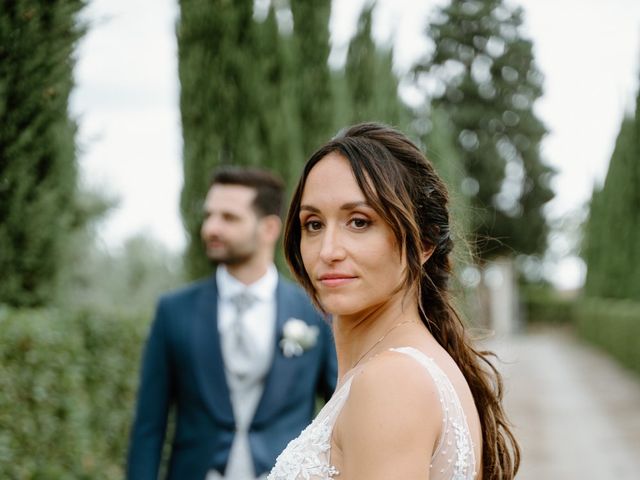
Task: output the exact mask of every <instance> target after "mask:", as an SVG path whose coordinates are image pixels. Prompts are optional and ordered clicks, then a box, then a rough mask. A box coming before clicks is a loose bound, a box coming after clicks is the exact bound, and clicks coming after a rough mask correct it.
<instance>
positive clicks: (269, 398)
mask: <svg viewBox="0 0 640 480" xmlns="http://www.w3.org/2000/svg"><path fill="white" fill-rule="evenodd" d="M217 296H218V295H217V288H216V283H215V276H212V277H210V278H208V279H206V280H203V281H200V282H197V283H194V284H192V285H190V286H187V287H186V288H184V289H182V290H179V291H177V292H174V293H170V294H168V295H165V296H163V297H162V298H161V299H160V301H159V302H158V307H157V310H156V316H155V319H154V322H153V324H152V327H151V332H150V335H149V339H148V341H147V345H146V348H145V352H144V356H143V361H142V372H141V380H140V387H139V390H138V403H137V408H136V412H135V420H134V423H133V428H132V431H131V442H130V448H129V455H128V464H127V478H128V479H130V480H152V479H153V480H156V479H157V478H158V468H159V463H160V457H161V450H162V445H163V442H164V438H165V431H166V426H167V417H168V413H169V410H170V409H171V408H172V407H174V406H175V409H176V410H175V413H176V428H175V435H174V438H173V440H172V451H171V458H170V461H169V467H168V475H167V478H169V479H175V480H203V479H204V478H205V476H206V473H207V471H209V470H211V469H215V470H217V471H219V472H221V473H224V471H225V468H226V465H227V460H228V458H229V451H230V448H231V443H232V441H233V436H234V431H235V422H234V418H233V409H232V406H231V400H230V397H229V388H228V386H227V382H226V378H225V371H224V365H223V359H222V353H221V348H220V339H219V333H218V324H217ZM276 302H277V315H276V335H275V338H274V355H273V363H272V365H271V368H270V370H269V372H268V374H267V377H266V379H265V385H264V393H263V395H262V398H261V400H260V402H259V404H258V407H257V410H256V413H255V416H254V418H253V421H252V423H251V426H250V430H249V443H250V446H251V454H252V457H253V463H254V467H255V471H256V475H261V474H263V473H265V472H267V471H269V470H270V469H271V468H272V466H273V464H274V463H275V459H276V457H277V455H278V454H279V453H280V452H281V451H282V450H283V449H284V447H285V446H286V444H287V443H288V442H289V440H291V439H292V438H294V437H296V436H297V435H298V434H299V433H300V432H301V431H302V429H303V428H304V427H305V426H306V425H307V424H308V423H309V422H310V420H311V419H312V416H313V412H314V408H315V399H316V395H317V394H319V395H321V396H322V397H324V398H325V399H328V398H329V396H330V395H331V393H332V392H333V389H334V388H335V382H336V373H337V364H336V357H335V349H334V345H333V339H332V337H331V332H330V329H329V327H328V325H327V324H326V323H325V322H324V320H323V319H322V318H321V317H320V315H319V314H318V313H317V311H316V310H315V309H314V307H313V306H312V305H311V303H310V302H309V300H308V298H307V297H306V295H305V294H304V293H303V291H302V290H301V289H300V288H298V287H297V286H295V285H293V284H292V283H290V282H288V281H286V280H284V279H282V278H281V277H280V278H279V280H278V286H277V289H276ZM290 318H299V319H302V320H304V321H305V322H307V323H308V324H310V325H317V326H318V328H319V329H320V334H319V335H318V341H317V343H316V344H315V346H313V347H312V348H310V349H308V350H307V351H305V352H304V353H303V354H302V355H300V356H294V357H290V358H287V357H285V356H284V355H283V353H282V350H281V348H280V347H279V345H278V344H279V342H280V340H281V339H282V327H283V324H284V323H285V322H286V321H287V320H288V319H290Z"/></svg>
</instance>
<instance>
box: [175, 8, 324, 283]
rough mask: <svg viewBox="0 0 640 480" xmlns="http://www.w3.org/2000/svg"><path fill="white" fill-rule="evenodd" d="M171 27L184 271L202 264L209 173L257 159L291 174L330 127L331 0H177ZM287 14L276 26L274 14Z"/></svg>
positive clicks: (289, 178)
mask: <svg viewBox="0 0 640 480" xmlns="http://www.w3.org/2000/svg"><path fill="white" fill-rule="evenodd" d="M180 12H181V15H180V20H179V24H178V28H177V37H178V54H179V62H178V65H179V77H180V85H181V92H180V108H181V114H182V129H183V139H184V150H183V165H184V187H183V191H182V197H181V210H182V217H183V222H184V225H185V228H186V230H187V233H188V239H189V240H188V247H187V252H186V256H185V258H186V262H185V267H186V271H187V274H188V276H189V277H192V278H194V277H198V276H202V275H205V274H207V273H208V272H209V266H208V261H207V260H206V258H205V256H204V252H203V248H202V245H201V242H200V235H199V229H200V225H201V221H202V213H201V210H202V202H203V200H204V197H205V195H206V191H207V189H208V186H209V177H210V174H211V171H212V170H213V169H214V168H215V167H216V166H219V165H222V164H235V165H256V166H261V167H264V168H270V169H272V170H275V171H276V172H278V173H280V175H281V176H282V177H284V179H285V181H286V182H287V184H288V185H291V184H292V183H293V180H294V179H296V178H297V176H298V173H299V170H300V167H301V165H302V164H303V163H304V158H305V157H304V156H305V153H306V152H307V150H309V149H314V148H315V147H316V146H317V145H318V144H319V143H320V142H321V141H324V140H326V139H327V138H328V137H329V135H330V133H331V132H332V130H333V127H334V125H333V117H332V115H333V112H332V106H331V103H332V98H333V97H332V90H331V82H330V81H329V80H330V77H329V67H328V64H327V59H328V55H329V12H330V1H327V0H323V1H322V2H314V3H313V4H311V3H308V2H291V5H289V4H287V3H286V2H271V3H270V5H269V8H268V10H267V15H266V17H265V18H256V15H255V12H254V2H253V1H252V0H239V1H236V2H228V1H223V0H217V1H204V0H181V2H180ZM283 13H284V14H285V16H286V14H288V15H289V16H290V17H291V18H293V19H294V24H293V28H291V27H290V26H289V27H287V26H286V25H284V26H282V25H280V23H279V22H278V17H279V16H281V15H278V14H283Z"/></svg>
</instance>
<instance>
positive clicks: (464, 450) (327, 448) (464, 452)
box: [267, 347, 476, 480]
mask: <svg viewBox="0 0 640 480" xmlns="http://www.w3.org/2000/svg"><path fill="white" fill-rule="evenodd" d="M391 350H392V351H394V352H399V353H403V354H406V355H409V356H410V357H412V358H414V359H415V360H417V361H418V362H419V363H420V364H421V365H423V366H424V367H425V368H426V369H427V371H428V372H429V374H430V376H431V377H432V378H433V381H434V383H435V385H436V387H437V390H438V395H439V398H440V405H441V407H442V434H441V436H440V439H439V441H438V445H437V447H436V449H435V451H434V453H433V455H432V456H431V463H430V465H429V469H430V476H429V478H431V479H432V480H473V478H475V477H476V471H475V467H476V465H475V456H474V453H473V443H472V441H471V433H470V431H469V426H468V424H467V419H466V417H465V415H464V411H463V410H462V405H461V403H460V399H459V398H458V395H457V394H456V392H455V389H454V388H453V385H452V384H451V381H450V380H449V378H448V377H447V376H446V374H445V373H444V372H443V371H442V369H440V367H438V365H437V364H436V363H435V362H434V361H433V359H431V358H429V357H427V356H426V355H425V354H424V353H422V352H420V351H419V350H416V349H415V348H411V347H402V348H392V349H391ZM352 380H353V375H351V376H350V377H348V378H347V379H346V380H345V382H344V383H343V384H342V386H340V387H339V388H338V390H336V392H335V393H334V395H333V397H331V400H329V402H328V403H327V404H326V405H325V406H324V408H323V409H322V410H321V411H320V413H319V414H318V416H317V417H316V418H315V420H314V421H313V422H312V423H311V424H310V425H309V426H308V427H307V428H305V429H304V430H303V431H302V433H301V434H300V435H299V436H298V438H296V439H294V440H292V441H291V442H289V444H288V445H287V447H286V448H285V449H284V451H283V452H282V453H281V454H280V456H279V457H278V459H277V460H276V465H275V467H274V468H273V470H272V471H271V473H270V474H269V476H268V477H267V480H331V479H333V478H335V477H339V475H340V472H339V471H338V469H337V468H336V467H335V466H333V465H331V464H330V463H329V462H330V452H331V432H332V431H333V426H334V424H335V421H336V419H337V418H338V415H339V414H340V411H341V410H342V407H343V405H344V403H345V401H346V400H347V398H348V396H349V391H350V388H351V382H352Z"/></svg>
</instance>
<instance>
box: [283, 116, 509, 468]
mask: <svg viewBox="0 0 640 480" xmlns="http://www.w3.org/2000/svg"><path fill="white" fill-rule="evenodd" d="M332 152H337V153H339V154H340V155H342V156H343V157H344V158H345V159H347V160H348V161H349V163H350V165H351V169H352V171H353V173H354V175H355V178H356V181H357V182H358V185H359V187H360V189H361V190H362V192H363V193H364V195H365V198H366V199H367V202H368V203H369V204H370V205H371V206H372V208H374V209H375V210H376V212H377V213H378V214H379V215H381V217H382V218H383V219H384V220H385V221H386V222H387V223H388V224H389V226H390V228H391V229H392V231H393V233H394V235H395V237H396V240H397V242H398V245H401V246H402V247H403V248H404V254H405V255H406V260H407V272H406V278H405V283H406V286H407V287H408V288H414V286H415V287H417V289H418V292H419V293H418V298H419V302H420V304H419V308H420V315H421V319H422V322H423V323H424V324H425V326H426V327H427V328H428V329H429V331H430V332H431V334H432V335H433V336H434V337H435V339H436V340H437V341H438V343H439V344H440V345H442V347H444V348H445V350H446V351H447V352H448V353H449V355H451V357H452V358H453V359H454V360H455V362H456V364H457V365H458V367H459V368H460V370H461V371H462V373H463V375H464V377H465V379H466V380H467V383H468V384H469V387H470V389H471V393H472V394H473V398H474V401H475V404H476V408H477V409H478V413H479V415H480V423H481V428H482V443H483V445H482V478H483V480H509V479H512V478H514V477H515V474H516V472H517V470H518V467H519V464H520V449H519V447H518V443H517V441H516V439H515V437H514V435H513V433H512V432H511V430H510V428H509V424H508V422H507V418H506V415H505V412H504V409H503V407H502V396H503V385H502V378H501V376H500V374H499V372H498V371H497V370H496V368H495V367H494V366H493V364H492V363H491V361H490V357H491V356H492V354H491V352H487V351H480V350H477V349H476V348H474V347H473V345H472V341H471V339H470V338H469V337H468V334H467V332H466V329H465V326H464V324H463V322H462V321H461V319H460V316H459V315H458V313H457V312H456V309H455V308H454V306H453V304H452V300H451V297H450V293H449V282H450V278H451V275H452V262H451V258H450V257H451V252H452V250H453V240H452V238H451V232H450V225H449V210H448V203H449V198H448V193H447V188H446V186H445V184H444V182H443V181H442V180H441V179H440V177H439V176H438V174H437V173H436V171H435V170H434V168H433V166H432V165H431V163H430V162H429V161H428V160H427V159H426V157H425V156H424V155H423V154H422V152H421V151H420V149H419V148H418V147H417V146H416V145H415V144H414V143H413V142H411V140H409V139H408V138H407V137H406V136H405V135H404V134H403V133H401V132H399V131H398V130H395V129H393V128H391V127H388V126H386V125H382V124H377V123H363V124H359V125H354V126H352V127H349V128H347V129H344V130H343V131H341V132H340V133H339V134H338V135H337V136H336V137H335V138H334V139H332V140H331V141H330V142H328V143H327V144H325V145H324V146H322V147H321V148H320V149H319V150H317V151H316V152H315V153H314V154H313V155H312V156H311V158H310V159H309V160H308V161H307V163H306V164H305V167H304V170H303V173H302V176H301V178H300V181H299V182H298V186H297V188H296V190H295V192H294V194H293V198H292V200H291V205H290V207H289V213H288V215H287V220H286V224H285V231H284V247H285V255H286V258H287V262H288V263H289V266H290V267H291V270H292V271H293V273H294V275H295V276H296V278H297V279H298V281H299V282H300V283H301V284H302V285H303V286H304V287H305V289H306V290H307V292H309V294H310V295H311V297H312V298H313V299H314V301H315V302H316V304H319V302H318V298H317V296H316V293H315V291H314V289H313V286H312V284H311V280H310V279H309V276H308V275H307V272H306V270H305V268H304V264H303V262H302V257H301V254H300V238H301V232H302V227H301V225H300V220H299V212H300V202H301V199H302V192H303V190H304V186H305V182H306V179H307V176H308V175H309V172H310V171H311V169H312V168H313V166H314V165H315V164H316V163H318V162H319V161H320V160H321V159H323V158H324V157H325V156H327V155H328V154H329V153H332ZM330 188H331V185H327V189H330ZM431 249H433V253H432V255H431V257H430V258H429V260H428V261H426V262H425V263H424V264H423V263H422V255H423V252H425V251H428V250H431Z"/></svg>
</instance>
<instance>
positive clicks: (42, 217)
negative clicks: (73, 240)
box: [0, 0, 85, 306]
mask: <svg viewBox="0 0 640 480" xmlns="http://www.w3.org/2000/svg"><path fill="white" fill-rule="evenodd" d="M84 3H85V2H84V1H81V0H66V1H62V0H58V1H44V0H39V1H36V0H30V1H26V0H16V1H11V2H3V3H2V6H1V7H0V72H1V73H0V125H2V127H1V128H0V272H2V279H1V280H0V303H7V304H10V305H15V306H35V305H42V304H45V303H47V302H49V301H50V300H51V299H52V297H53V296H54V295H55V291H56V288H55V287H56V282H57V279H58V276H59V273H60V272H61V270H62V269H63V268H64V262H63V259H64V255H63V254H64V252H65V243H66V241H67V240H68V238H69V235H70V234H71V232H70V230H71V228H72V226H73V225H74V222H76V221H77V214H78V212H77V211H76V206H77V202H76V188H77V185H76V183H77V165H76V149H75V132H76V124H75V122H74V121H73V120H72V119H71V118H70V116H69V113H68V103H69V94H70V91H71V88H72V86H73V51H74V48H75V45H76V42H77V41H78V39H79V38H80V37H81V35H82V33H83V29H82V27H81V26H80V25H79V24H78V21H77V15H78V13H79V12H80V10H81V9H82V8H83V6H84Z"/></svg>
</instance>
